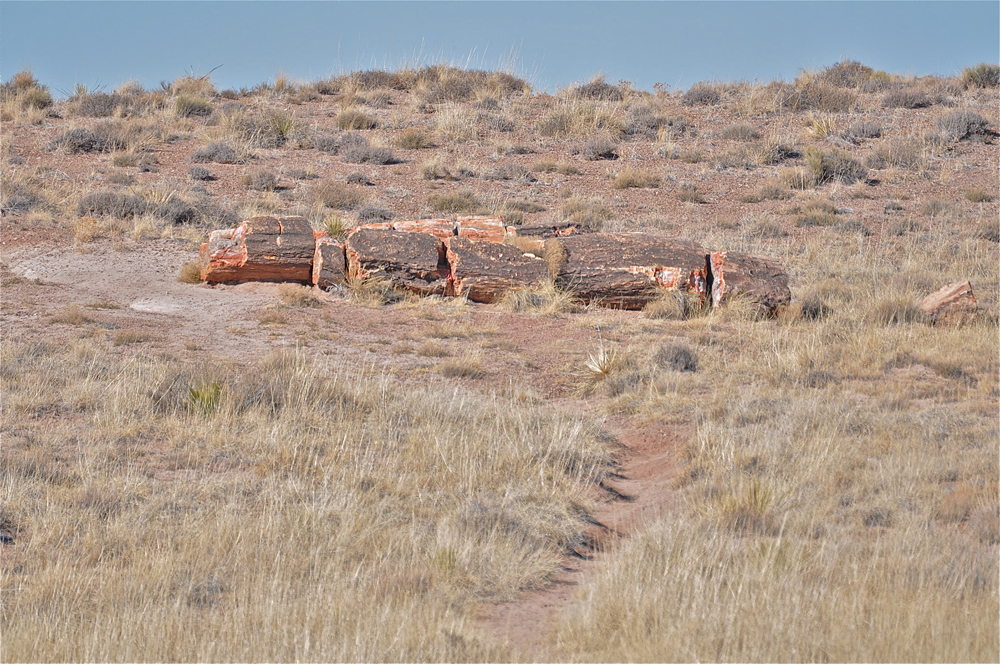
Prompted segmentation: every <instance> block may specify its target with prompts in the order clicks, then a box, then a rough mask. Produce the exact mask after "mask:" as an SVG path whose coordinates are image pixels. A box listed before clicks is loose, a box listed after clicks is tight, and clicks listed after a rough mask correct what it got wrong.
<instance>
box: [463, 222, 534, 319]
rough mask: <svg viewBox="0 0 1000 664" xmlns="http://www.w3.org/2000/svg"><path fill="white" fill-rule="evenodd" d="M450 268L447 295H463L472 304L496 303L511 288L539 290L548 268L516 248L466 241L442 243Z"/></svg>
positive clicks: (465, 239)
mask: <svg viewBox="0 0 1000 664" xmlns="http://www.w3.org/2000/svg"><path fill="white" fill-rule="evenodd" d="M445 246H446V256H447V259H448V265H449V267H450V268H451V276H450V277H449V279H448V291H447V293H448V295H454V296H459V295H463V294H464V295H466V296H467V297H468V298H469V299H470V300H472V301H473V302H487V303H489V302H496V301H497V300H498V299H499V298H500V296H502V295H503V294H504V293H505V292H507V291H509V290H511V289H513V288H521V287H532V286H540V285H541V284H542V283H543V282H544V281H545V279H546V278H547V277H548V264H547V263H546V262H545V261H544V260H542V259H540V258H538V257H536V256H532V255H531V254H525V253H524V252H523V251H521V250H520V249H518V248H517V247H514V246H511V245H509V244H501V243H497V242H482V241H476V240H471V239H469V238H466V237H461V236H460V237H456V238H451V239H450V240H445Z"/></svg>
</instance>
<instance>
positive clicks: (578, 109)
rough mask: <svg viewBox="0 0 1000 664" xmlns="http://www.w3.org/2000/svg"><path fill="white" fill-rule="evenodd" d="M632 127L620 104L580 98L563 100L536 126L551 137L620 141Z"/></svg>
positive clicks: (543, 133) (544, 134)
mask: <svg viewBox="0 0 1000 664" xmlns="http://www.w3.org/2000/svg"><path fill="white" fill-rule="evenodd" d="M628 126H629V123H628V119H627V118H626V116H625V113H624V111H623V110H622V108H621V105H620V104H616V103H614V102H600V103H599V102H593V101H583V100H578V99H572V100H562V99H561V100H560V101H559V103H558V104H557V106H556V108H555V110H553V111H552V112H551V113H549V114H548V115H546V116H545V117H544V118H542V119H541V120H540V121H539V122H538V124H536V125H535V131H537V132H538V133H539V134H540V135H542V136H547V137H551V138H583V139H587V138H592V137H595V136H605V137H610V138H611V139H618V138H620V137H621V136H623V135H624V134H625V132H626V130H627V128H628Z"/></svg>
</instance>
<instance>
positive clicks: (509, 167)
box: [482, 164, 535, 182]
mask: <svg viewBox="0 0 1000 664" xmlns="http://www.w3.org/2000/svg"><path fill="white" fill-rule="evenodd" d="M482 177H483V179H484V180H520V181H521V182H534V181H535V176H533V175H532V174H531V171H529V170H528V169H527V168H525V167H524V166H521V165H520V164H501V165H500V166H499V167H497V168H493V169H490V170H488V171H486V172H484V173H483V175H482Z"/></svg>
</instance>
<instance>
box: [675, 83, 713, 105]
mask: <svg viewBox="0 0 1000 664" xmlns="http://www.w3.org/2000/svg"><path fill="white" fill-rule="evenodd" d="M721 99H722V95H720V94H719V91H718V89H717V86H715V85H712V84H709V83H695V84H694V85H692V86H691V87H690V88H688V91H687V92H685V93H684V97H683V102H684V104H686V105H687V106H711V105H712V104H718V103H719V101H721Z"/></svg>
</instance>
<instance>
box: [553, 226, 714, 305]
mask: <svg viewBox="0 0 1000 664" xmlns="http://www.w3.org/2000/svg"><path fill="white" fill-rule="evenodd" d="M558 242H559V243H560V244H561V245H562V247H563V248H564V249H565V250H566V258H565V261H566V262H565V264H564V265H563V266H562V269H561V270H560V271H559V277H558V280H557V281H558V283H559V285H561V286H562V287H564V288H567V289H570V290H572V291H573V292H574V294H575V295H576V297H577V298H579V299H580V300H583V301H584V302H595V303H597V304H600V305H602V306H607V307H615V308H619V309H641V308H642V307H644V306H645V305H646V304H647V303H648V302H649V301H650V300H653V299H656V297H658V296H659V295H660V294H661V293H662V292H663V291H664V290H683V291H692V292H697V293H700V294H701V295H703V296H704V295H705V292H706V288H707V269H708V262H707V257H708V252H707V251H705V250H704V249H702V248H701V247H699V246H698V245H696V244H693V243H690V242H683V241H680V240H668V239H666V238H662V237H658V236H655V235H649V234H646V233H614V234H612V233H591V234H587V235H578V236H575V235H571V236H568V237H564V238H560V239H559V240H558Z"/></svg>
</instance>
